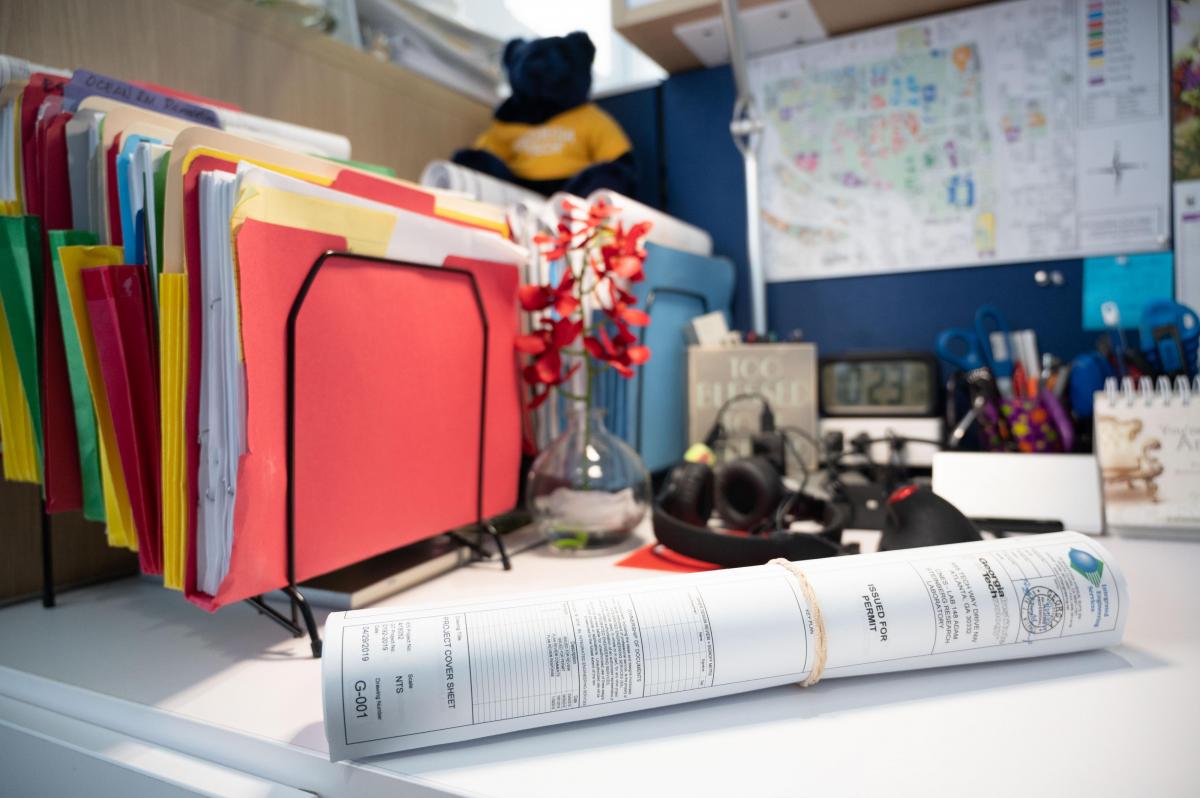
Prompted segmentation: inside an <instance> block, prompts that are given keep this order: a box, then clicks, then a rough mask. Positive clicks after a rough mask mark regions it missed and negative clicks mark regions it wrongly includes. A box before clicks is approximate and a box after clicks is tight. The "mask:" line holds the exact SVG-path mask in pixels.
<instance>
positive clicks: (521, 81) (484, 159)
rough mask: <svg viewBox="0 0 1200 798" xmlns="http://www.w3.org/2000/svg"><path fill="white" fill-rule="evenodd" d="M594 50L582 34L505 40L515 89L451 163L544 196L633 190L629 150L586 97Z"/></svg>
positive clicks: (623, 138)
mask: <svg viewBox="0 0 1200 798" xmlns="http://www.w3.org/2000/svg"><path fill="white" fill-rule="evenodd" d="M595 55H596V48H595V46H594V45H593V44H592V40H591V39H590V38H588V35H587V34H586V33H583V32H579V31H577V32H575V33H571V34H568V35H566V36H550V37H547V38H543V39H535V40H532V41H526V40H524V39H513V40H512V41H510V42H508V44H506V45H505V46H504V56H503V61H504V70H505V72H506V73H507V75H508V82H509V84H510V85H511V87H512V95H511V96H510V97H509V98H508V99H506V100H505V101H504V102H503V103H501V104H500V106H499V107H498V108H497V109H496V111H495V114H494V119H493V121H492V125H491V127H489V128H488V129H487V130H486V131H484V132H483V134H482V135H481V136H480V137H479V138H478V139H477V140H476V142H475V148H474V149H465V150H459V151H458V152H456V153H455V154H454V157H453V160H454V162H455V163H457V164H460V165H462V166H466V167H468V168H470V169H474V170H476V171H479V172H484V173H486V174H489V175H493V176H495V177H498V178H500V179H501V180H506V181H508V182H510V183H514V184H516V185H520V186H524V187H525V188H528V189H530V190H532V191H536V192H538V193H540V194H543V195H549V194H552V193H554V192H556V191H566V192H569V193H572V194H575V195H577V196H581V197H586V196H587V195H588V194H590V193H592V192H593V191H595V190H596V189H600V188H607V189H612V190H613V191H616V192H617V193H619V194H625V195H632V194H633V193H634V190H635V189H636V183H637V180H636V172H635V167H634V159H633V150H632V146H631V145H630V143H629V139H628V138H627V137H626V136H625V132H624V131H623V130H622V129H621V126H620V125H619V124H618V123H617V121H616V120H615V119H613V118H612V117H611V116H609V115H608V114H607V113H605V112H604V111H603V110H602V109H601V108H600V107H599V106H597V105H596V104H595V103H591V102H588V93H589V91H590V90H591V87H592V59H593V58H594V57H595Z"/></svg>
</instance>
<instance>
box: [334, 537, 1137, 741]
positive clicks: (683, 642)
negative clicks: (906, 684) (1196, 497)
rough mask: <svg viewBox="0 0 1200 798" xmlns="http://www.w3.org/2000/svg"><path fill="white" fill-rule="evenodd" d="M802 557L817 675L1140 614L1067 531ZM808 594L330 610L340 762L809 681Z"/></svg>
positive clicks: (772, 581) (1058, 638) (1104, 634)
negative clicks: (816, 616) (815, 611)
mask: <svg viewBox="0 0 1200 798" xmlns="http://www.w3.org/2000/svg"><path fill="white" fill-rule="evenodd" d="M799 565H800V567H801V568H802V570H803V572H804V573H805V574H806V575H807V579H808V581H809V584H810V585H811V587H812V591H813V595H814V596H815V597H816V605H817V606H818V607H819V608H820V610H821V614H822V615H823V619H824V624H823V627H824V637H823V642H824V644H825V645H824V649H825V651H826V652H827V659H826V661H825V668H824V678H834V677H839V676H857V675H862V674H869V673H883V672H888V671H900V670H910V669H917V668H928V667H936V666H944V665H960V664H966V663H974V662H985V661H990V660H1002V659H1015V658H1019V657H1032V656H1039V655H1045V654H1062V653H1066V652H1071V651H1082V650H1085V649H1092V648H1100V647H1103V646H1110V645H1115V644H1116V643H1118V642H1119V641H1120V640H1121V635H1122V633H1123V631H1124V627H1125V620H1126V617H1127V616H1128V613H1129V597H1128V593H1127V589H1126V582H1125V578H1124V576H1123V575H1122V574H1121V572H1120V570H1119V569H1118V568H1117V566H1116V564H1115V563H1114V562H1113V560H1112V558H1111V557H1110V555H1109V554H1108V552H1107V551H1105V550H1104V549H1103V548H1102V547H1100V546H1099V545H1098V544H1097V543H1096V542H1095V541H1094V540H1092V539H1090V538H1087V537H1085V536H1083V535H1080V534H1077V533H1074V532H1061V533H1055V534H1049V535H1041V536H1038V537H1033V538H1026V539H1016V538H1008V539H1003V540H994V541H984V542H979V543H964V544H957V545H953V546H938V547H932V548H925V549H910V550H907V551H893V552H885V553H880V554H867V555H861V556H853V557H838V558H831V559H826V560H813V561H808V562H804V563H800V564H799ZM805 595H806V591H805V590H804V589H803V588H802V586H801V584H800V580H799V579H798V578H797V577H796V576H795V575H794V574H793V573H792V572H791V571H790V570H789V569H788V568H785V567H783V566H781V565H761V566H755V567H753V568H738V569H730V570H725V571H709V572H705V573H698V574H688V575H682V576H678V575H677V576H669V577H662V578H658V579H651V580H645V581H638V582H622V583H620V584H615V585H606V586H599V587H582V588H576V589H573V590H567V591H556V592H547V593H541V594H526V595H522V596H517V597H512V598H507V599H497V600H494V601H487V602H474V603H467V604H457V605H445V606H434V607H413V608H401V607H384V608H378V609H371V610H360V611H356V612H348V613H333V614H332V615H330V616H329V620H328V622H327V623H326V626H325V639H326V644H325V656H324V661H323V663H322V681H323V687H324V706H325V734H326V737H327V738H328V740H329V750H330V757H331V758H332V759H333V760H335V761H336V760H340V759H349V758H357V757H362V756H369V755H373V754H383V753H390V752H394V751H404V750H408V749H412V748H421V747H424V746H430V745H439V744H443V743H452V742H458V741H462V740H470V739H474V738H478V737H486V736H489V735H494V734H503V733H505V732H512V731H518V730H521V729H529V728H534V727H539V726H548V725H552V724H557V723H566V722H569V721H576V720H586V719H591V718H598V717H602V716H605V715H613V714H617V713H621V712H630V711H633V710H637V709H649V708H653V707H662V706H668V705H671V704H678V703H682V702H685V701H695V700H698V699H702V698H712V697H716V696H722V695H729V694H732V693H739V692H745V691H748V690H758V689H762V688H766V687H773V686H777V685H782V684H789V683H795V682H800V681H803V680H804V679H806V678H808V676H809V675H810V673H811V672H812V670H813V668H814V667H815V666H816V664H817V661H818V660H819V658H820V649H821V646H820V642H821V641H822V638H821V633H820V632H819V627H818V626H817V625H816V624H815V623H814V621H813V617H812V608H811V607H810V606H809V602H808V601H807V600H806V599H805ZM817 689H819V688H817Z"/></svg>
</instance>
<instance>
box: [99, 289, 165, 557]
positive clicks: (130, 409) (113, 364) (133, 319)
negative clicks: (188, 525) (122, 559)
mask: <svg viewBox="0 0 1200 798" xmlns="http://www.w3.org/2000/svg"><path fill="white" fill-rule="evenodd" d="M82 277H83V290H84V295H85V296H86V297H87V306H88V320H89V323H90V325H91V328H92V336H93V338H94V339H95V342H96V354H97V358H98V360H99V361H100V371H101V374H102V375H103V379H104V392H105V395H106V396H107V398H108V405H109V410H110V412H111V415H112V421H113V431H114V432H115V433H116V438H117V448H118V450H119V451H120V454H121V469H122V472H123V474H124V477H125V485H126V488H127V490H128V492H129V502H130V505H131V509H132V513H133V522H134V526H135V527H136V529H137V536H138V564H139V565H140V566H141V569H142V573H147V574H159V573H162V528H161V526H160V524H161V516H160V515H159V505H160V490H159V478H158V474H159V454H160V440H159V424H158V391H157V388H156V386H157V385H158V377H157V374H156V373H155V372H156V369H155V360H156V354H155V349H154V344H153V339H152V337H151V332H150V323H149V322H150V317H149V314H148V310H147V302H148V300H149V296H150V284H149V280H148V277H147V274H146V267H145V266H102V267H98V268H92V269H84V270H83V272H82Z"/></svg>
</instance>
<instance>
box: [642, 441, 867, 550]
mask: <svg viewBox="0 0 1200 798" xmlns="http://www.w3.org/2000/svg"><path fill="white" fill-rule="evenodd" d="M714 510H715V511H716V514H717V517H718V518H720V519H721V520H722V521H723V522H724V523H725V524H726V525H727V526H728V527H729V528H732V529H738V530H743V531H745V532H746V533H747V534H745V535H740V534H731V533H728V532H723V531H719V530H715V529H712V528H710V527H709V526H708V519H709V517H710V516H711V515H712V514H713V511H714ZM773 516H779V517H780V518H781V519H782V520H784V522H785V523H783V524H779V525H777V524H776V523H775V520H774V518H773ZM801 519H813V520H816V521H817V522H819V523H820V524H821V526H822V529H821V531H820V532H816V533H809V532H790V531H788V529H787V524H789V523H790V522H791V521H795V520H801ZM849 520H850V513H849V509H848V508H847V507H846V505H845V504H844V503H842V502H836V501H825V500H823V499H818V498H817V497H815V496H812V495H811V494H807V493H800V492H795V493H790V494H788V492H787V491H786V490H785V488H784V486H783V478H782V476H781V475H780V473H779V471H778V470H777V469H776V468H775V466H774V464H773V463H771V462H770V461H769V460H768V459H767V458H765V457H749V458H746V459H744V460H735V461H734V462H732V463H729V464H727V465H725V466H722V467H720V468H718V469H716V470H715V471H714V469H713V468H712V467H711V466H708V465H706V464H704V463H688V462H684V463H680V464H679V465H677V466H675V467H674V468H673V469H672V470H671V473H670V474H668V476H667V479H666V481H665V482H664V483H663V487H662V490H661V491H660V493H659V496H658V501H657V503H656V504H655V506H654V536H655V537H656V538H658V541H659V543H662V544H663V545H664V546H666V547H667V548H668V549H671V550H672V551H675V552H678V553H679V554H683V555H685V556H687V557H691V558H693V559H696V560H703V561H704V562H711V563H715V564H717V565H724V566H728V567H731V568H738V567H741V566H746V565H762V564H763V563H765V562H767V561H768V560H771V559H774V558H775V557H784V558H787V559H789V560H809V559H813V558H816V557H831V556H833V555H835V554H842V553H843V552H844V549H843V546H842V544H841V536H842V530H843V529H845V528H846V524H847V523H848V522H849ZM764 527H766V532H765V534H764V533H763V532H762V530H763V529H764Z"/></svg>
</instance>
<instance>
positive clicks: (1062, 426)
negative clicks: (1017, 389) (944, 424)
mask: <svg viewBox="0 0 1200 798" xmlns="http://www.w3.org/2000/svg"><path fill="white" fill-rule="evenodd" d="M979 426H980V431H981V432H982V434H983V445H984V447H985V448H986V449H987V450H988V451H993V452H1025V453H1029V454H1041V453H1048V452H1069V451H1071V449H1072V447H1073V446H1074V444H1075V428H1074V427H1073V426H1072V424H1071V419H1070V417H1069V416H1068V415H1067V413H1066V411H1065V410H1063V406H1062V404H1061V403H1060V402H1059V401H1058V398H1057V397H1055V396H1054V394H1053V393H1051V392H1050V391H1048V390H1046V389H1045V388H1043V389H1042V390H1041V391H1039V392H1038V395H1037V396H1035V397H1011V398H1004V399H1000V400H999V401H998V402H991V403H988V404H987V405H986V406H985V407H984V409H983V412H982V413H981V414H980V425H979Z"/></svg>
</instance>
